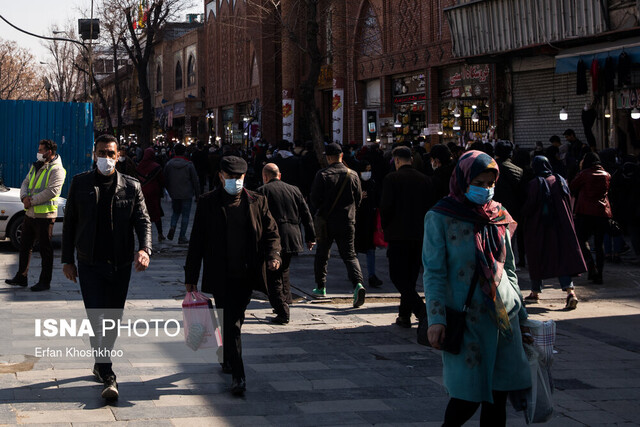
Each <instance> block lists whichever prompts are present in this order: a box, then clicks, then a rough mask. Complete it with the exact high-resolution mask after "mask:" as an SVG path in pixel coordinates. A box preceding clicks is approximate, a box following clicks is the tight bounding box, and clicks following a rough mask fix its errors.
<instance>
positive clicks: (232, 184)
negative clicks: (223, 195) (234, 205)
mask: <svg viewBox="0 0 640 427" xmlns="http://www.w3.org/2000/svg"><path fill="white" fill-rule="evenodd" d="M243 184H244V180H243V179H233V178H232V179H225V180H224V191H226V192H227V193H229V194H230V195H231V196H237V195H238V194H240V192H241V191H242V185H243Z"/></svg>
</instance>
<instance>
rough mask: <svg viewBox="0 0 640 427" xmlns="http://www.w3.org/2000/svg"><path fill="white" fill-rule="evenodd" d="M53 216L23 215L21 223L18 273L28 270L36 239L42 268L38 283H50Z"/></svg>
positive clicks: (24, 272)
mask: <svg viewBox="0 0 640 427" xmlns="http://www.w3.org/2000/svg"><path fill="white" fill-rule="evenodd" d="M55 221H56V220H55V218H31V217H29V216H26V215H25V217H24V222H23V223H22V239H21V241H20V261H19V265H18V274H22V275H24V276H26V275H27V272H28V271H29V263H30V262H31V252H32V250H33V244H34V243H35V241H36V240H38V242H39V246H40V256H41V257H42V270H41V271H40V279H39V280H38V283H41V284H43V285H49V284H50V283H51V272H52V271H53V247H52V246H51V234H52V233H53V224H54V223H55Z"/></svg>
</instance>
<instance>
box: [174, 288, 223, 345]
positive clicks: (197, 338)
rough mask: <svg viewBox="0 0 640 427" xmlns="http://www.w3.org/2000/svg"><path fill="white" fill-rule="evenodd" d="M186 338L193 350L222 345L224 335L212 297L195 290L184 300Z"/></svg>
mask: <svg viewBox="0 0 640 427" xmlns="http://www.w3.org/2000/svg"><path fill="white" fill-rule="evenodd" d="M182 319H183V325H184V340H185V342H186V344H187V346H188V347H189V348H191V349H192V350H193V351H196V350H198V349H199V348H211V347H221V346H222V335H221V333H220V326H219V325H218V320H217V317H216V313H215V310H213V304H212V302H211V299H210V298H208V297H207V296H206V295H204V294H202V293H200V292H198V291H195V292H187V294H186V295H185V297H184V300H183V301H182Z"/></svg>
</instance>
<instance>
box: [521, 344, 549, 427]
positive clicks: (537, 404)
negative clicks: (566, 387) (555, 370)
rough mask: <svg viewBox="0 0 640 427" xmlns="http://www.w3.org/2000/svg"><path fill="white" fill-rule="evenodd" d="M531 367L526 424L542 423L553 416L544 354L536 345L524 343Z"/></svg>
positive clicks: (547, 367)
mask: <svg viewBox="0 0 640 427" xmlns="http://www.w3.org/2000/svg"><path fill="white" fill-rule="evenodd" d="M524 350H525V353H526V354H527V358H528V359H529V368H530V369H531V389H530V390H529V392H528V393H527V407H526V409H525V411H524V419H525V421H526V423H527V424H531V423H544V422H547V421H549V420H550V419H551V417H552V416H553V395H552V394H553V387H552V382H551V375H550V374H549V366H548V365H547V364H546V363H545V355H544V353H543V351H541V349H540V348H538V347H537V346H532V345H529V344H524Z"/></svg>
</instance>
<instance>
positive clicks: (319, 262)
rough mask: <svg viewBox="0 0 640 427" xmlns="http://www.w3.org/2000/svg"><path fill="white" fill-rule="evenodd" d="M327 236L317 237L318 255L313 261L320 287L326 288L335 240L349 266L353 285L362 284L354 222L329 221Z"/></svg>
mask: <svg viewBox="0 0 640 427" xmlns="http://www.w3.org/2000/svg"><path fill="white" fill-rule="evenodd" d="M327 229H328V230H327V235H328V236H327V238H326V239H325V238H321V237H320V236H318V237H317V243H318V246H317V247H316V256H315V258H314V262H313V270H314V273H315V279H316V284H317V285H318V288H324V285H325V283H326V282H327V263H328V262H329V253H330V252H331V245H332V244H333V241H334V240H335V242H336V244H337V245H338V251H339V252H340V258H342V261H344V265H345V266H346V267H347V274H348V275H349V280H351V283H353V285H354V286H355V285H357V284H358V283H360V284H362V283H363V279H362V270H361V269H360V262H359V261H358V256H357V255H356V250H355V247H354V241H355V234H356V227H355V225H354V224H351V223H346V224H344V225H336V224H331V223H329V224H328V225H327Z"/></svg>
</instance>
